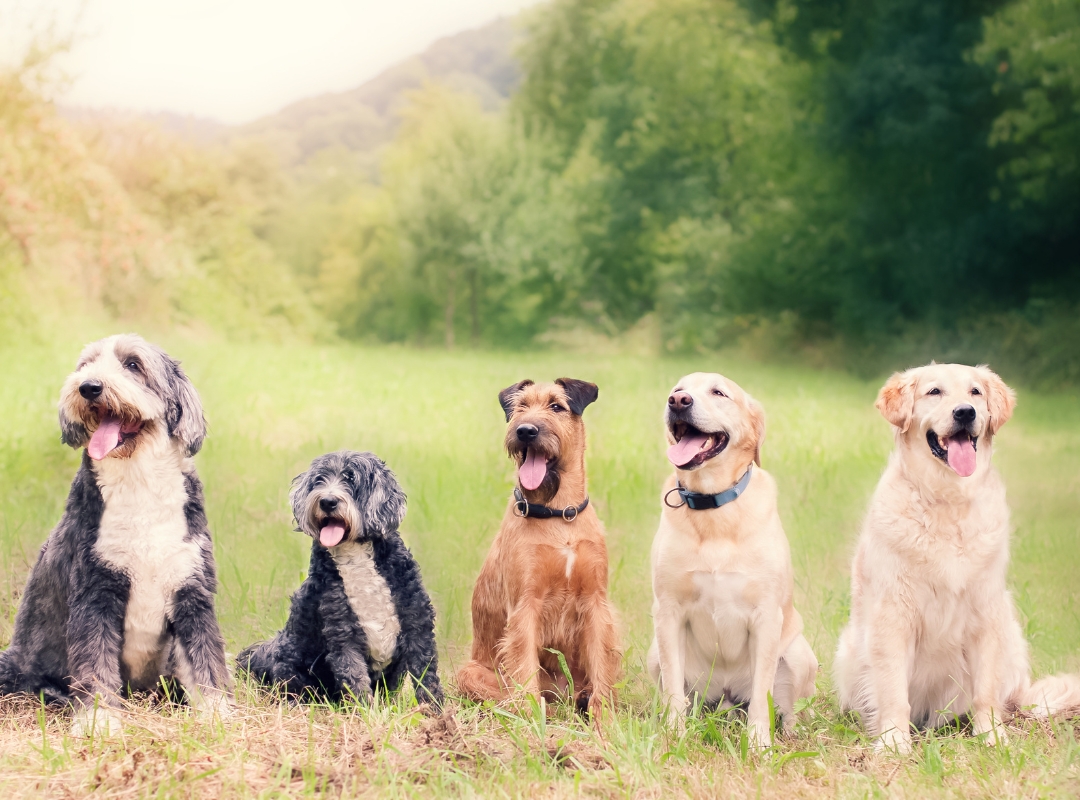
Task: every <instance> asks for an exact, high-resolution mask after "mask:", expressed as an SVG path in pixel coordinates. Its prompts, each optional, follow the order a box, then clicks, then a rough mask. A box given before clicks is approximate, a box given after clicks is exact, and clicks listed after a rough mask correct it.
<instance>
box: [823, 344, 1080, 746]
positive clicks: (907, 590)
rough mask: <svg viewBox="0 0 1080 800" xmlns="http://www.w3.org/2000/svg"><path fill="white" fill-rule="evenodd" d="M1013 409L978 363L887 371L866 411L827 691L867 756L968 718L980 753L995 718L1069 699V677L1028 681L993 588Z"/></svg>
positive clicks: (1000, 577)
mask: <svg viewBox="0 0 1080 800" xmlns="http://www.w3.org/2000/svg"><path fill="white" fill-rule="evenodd" d="M1015 405H1016V397H1015V395H1014V394H1013V391H1012V390H1011V389H1010V388H1009V387H1008V386H1006V385H1005V384H1004V383H1003V382H1002V380H1001V378H999V377H998V376H997V375H995V374H994V373H993V372H991V371H990V370H989V369H987V368H986V367H968V366H963V365H960V364H931V365H929V366H926V367H918V368H916V369H909V370H908V371H907V372H903V373H897V374H895V375H893V376H892V377H891V378H890V379H889V381H888V383H886V384H885V386H884V387H883V388H882V390H881V393H880V394H879V395H878V399H877V408H878V410H880V411H881V413H882V415H883V416H884V417H885V419H887V420H888V421H889V422H890V423H892V425H893V426H894V429H895V435H896V447H895V450H894V451H893V453H892V456H891V457H890V458H889V464H888V466H887V467H886V468H885V474H884V475H882V477H881V481H880V483H878V487H877V490H876V491H875V493H874V497H873V499H872V500H871V501H870V510H869V512H868V514H867V516H866V520H865V522H864V523H863V529H862V535H861V536H860V538H859V543H858V547H857V549H856V552H855V559H854V562H853V563H852V567H851V620H850V621H849V622H848V625H847V627H846V628H845V630H844V632H843V634H842V635H841V637H840V645H839V652H838V653H837V656H836V665H835V669H836V683H837V686H838V688H839V690H840V699H841V704H842V705H843V707H844V708H845V709H854V710H857V711H858V712H859V713H860V715H861V716H862V718H863V722H864V724H865V725H866V727H867V729H868V731H869V732H870V733H871V734H872V735H874V736H876V737H877V739H878V746H879V747H888V748H892V749H897V750H899V751H901V752H907V751H909V750H910V749H911V726H912V725H916V726H920V727H922V726H939V725H943V724H945V723H947V722H949V721H950V720H953V719H954V718H955V717H957V716H960V717H964V716H967V717H970V718H971V721H972V726H973V728H974V730H975V732H976V733H978V734H988V737H987V740H988V741H989V742H991V743H993V742H997V741H1001V740H1003V739H1004V736H1005V731H1004V729H1003V728H1002V727H1001V719H1002V715H1003V714H1004V713H1005V712H1006V711H1007V710H1008V711H1011V710H1013V709H1015V708H1017V707H1019V706H1028V705H1034V706H1036V707H1037V709H1038V710H1040V711H1041V712H1042V713H1044V714H1045V713H1056V712H1057V711H1060V710H1063V709H1065V708H1069V707H1072V706H1075V705H1077V704H1078V703H1080V680H1078V679H1077V678H1076V677H1074V676H1058V677H1050V678H1045V679H1043V680H1041V681H1039V682H1038V683H1036V684H1035V685H1034V686H1032V685H1031V681H1030V677H1029V671H1028V652H1027V642H1026V641H1025V640H1024V637H1023V634H1022V632H1021V630H1020V625H1019V623H1018V622H1017V618H1016V612H1015V610H1014V608H1013V602H1012V597H1011V595H1010V594H1009V591H1008V590H1007V589H1006V586H1005V576H1006V571H1007V569H1008V564H1009V509H1008V506H1007V505H1006V503H1005V486H1004V484H1003V483H1002V481H1001V476H1000V475H998V473H997V471H996V470H994V468H993V467H992V466H991V465H990V457H991V454H992V452H993V441H994V436H995V435H996V434H997V433H998V431H1000V430H1001V426H1002V425H1004V424H1005V423H1006V422H1007V421H1008V419H1009V417H1010V416H1011V415H1012V412H1013V407H1014V406H1015Z"/></svg>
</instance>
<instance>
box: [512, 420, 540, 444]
mask: <svg viewBox="0 0 1080 800" xmlns="http://www.w3.org/2000/svg"><path fill="white" fill-rule="evenodd" d="M539 435H540V429H539V428H537V427H536V426H535V425H529V424H528V423H525V424H524V425H518V426H517V437H518V441H519V442H525V443H526V444H528V443H529V442H531V441H533V440H534V439H535V438H536V437H537V436H539Z"/></svg>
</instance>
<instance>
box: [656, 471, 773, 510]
mask: <svg viewBox="0 0 1080 800" xmlns="http://www.w3.org/2000/svg"><path fill="white" fill-rule="evenodd" d="M753 469H754V465H753V464H751V465H750V466H749V467H747V468H746V474H744V475H743V476H742V477H741V478H739V480H738V481H737V482H736V484H735V485H734V486H732V487H731V488H730V489H725V490H724V491H722V492H720V493H719V494H702V493H701V492H691V491H690V490H689V489H684V488H683V486H682V484H681V483H678V482H676V483H675V488H674V489H671V490H670V491H669V492H668V493H667V494H665V495H664V504H665V505H666V506H667V507H668V508H678V507H679V506H686V507H687V508H689V509H692V510H693V511H707V510H709V509H711V508H720V506H726V505H727V504H728V503H730V502H731V501H732V500H737V499H739V495H741V494H742V493H743V492H745V491H746V487H747V486H749V485H750V473H751V472H752V471H753ZM671 492H678V493H679V497H681V498H682V500H683V501H682V502H681V503H679V504H677V505H672V504H671V503H669V502H668V495H670V494H671Z"/></svg>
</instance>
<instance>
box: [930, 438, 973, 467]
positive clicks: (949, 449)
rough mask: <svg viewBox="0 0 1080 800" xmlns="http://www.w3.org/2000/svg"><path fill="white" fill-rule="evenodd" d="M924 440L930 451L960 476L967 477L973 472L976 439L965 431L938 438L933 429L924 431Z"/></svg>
mask: <svg viewBox="0 0 1080 800" xmlns="http://www.w3.org/2000/svg"><path fill="white" fill-rule="evenodd" d="M926 441H927V443H928V444H929V445H930V452H932V453H933V454H934V455H935V456H937V457H938V458H940V459H941V460H942V461H944V462H945V463H946V464H948V465H949V468H950V469H951V470H952V471H953V472H955V473H956V474H957V475H959V476H960V477H961V478H968V477H970V476H971V475H973V474H974V473H975V466H976V459H975V452H976V450H975V448H976V445H977V443H978V439H977V438H976V437H974V436H971V435H970V434H968V433H967V432H965V431H961V432H960V433H956V434H954V435H952V436H946V437H944V438H942V439H938V435H937V434H936V433H934V432H933V431H927V432H926Z"/></svg>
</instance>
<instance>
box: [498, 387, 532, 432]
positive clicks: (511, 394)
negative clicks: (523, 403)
mask: <svg viewBox="0 0 1080 800" xmlns="http://www.w3.org/2000/svg"><path fill="white" fill-rule="evenodd" d="M532 385H533V382H532V381H530V380H528V379H526V380H523V381H518V382H517V383H515V384H514V385H513V386H507V387H506V388H505V389H503V390H502V391H501V392H499V405H500V406H502V410H503V413H504V414H506V421H507V422H509V421H510V417H512V416H514V398H515V397H517V396H518V393H519V392H521V390H522V389H524V388H525V387H526V386H532Z"/></svg>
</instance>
